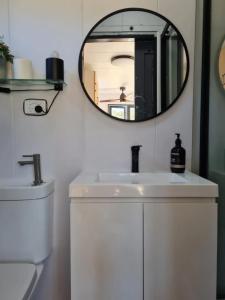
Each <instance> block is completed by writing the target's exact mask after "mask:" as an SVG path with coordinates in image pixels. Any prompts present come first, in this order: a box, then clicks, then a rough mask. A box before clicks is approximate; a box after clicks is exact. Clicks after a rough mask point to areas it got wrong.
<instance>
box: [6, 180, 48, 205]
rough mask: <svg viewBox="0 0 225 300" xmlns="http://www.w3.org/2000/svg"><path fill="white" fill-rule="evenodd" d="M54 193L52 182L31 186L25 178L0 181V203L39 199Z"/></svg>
mask: <svg viewBox="0 0 225 300" xmlns="http://www.w3.org/2000/svg"><path fill="white" fill-rule="evenodd" d="M53 191H54V181H53V180H50V179H48V180H45V182H43V184H41V185H37V186H33V185H32V181H30V180H29V179H26V178H3V179H0V201H7V200H15V201H16V200H32V199H41V198H45V197H47V196H48V195H50V194H51V193H52V192H53Z"/></svg>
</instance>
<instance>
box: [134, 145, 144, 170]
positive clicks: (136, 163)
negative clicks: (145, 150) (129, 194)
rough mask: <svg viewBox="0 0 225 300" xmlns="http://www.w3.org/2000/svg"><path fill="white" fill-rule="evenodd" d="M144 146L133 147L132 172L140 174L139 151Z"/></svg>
mask: <svg viewBox="0 0 225 300" xmlns="http://www.w3.org/2000/svg"><path fill="white" fill-rule="evenodd" d="M141 147H142V145H135V146H132V147H131V152H132V166H131V172H132V173H138V172H139V151H140V148H141Z"/></svg>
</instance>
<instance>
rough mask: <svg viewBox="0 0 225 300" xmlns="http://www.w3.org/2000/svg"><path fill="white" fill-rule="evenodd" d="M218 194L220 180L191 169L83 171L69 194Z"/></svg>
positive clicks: (71, 185) (73, 195) (112, 196)
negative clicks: (147, 171) (152, 171)
mask: <svg viewBox="0 0 225 300" xmlns="http://www.w3.org/2000/svg"><path fill="white" fill-rule="evenodd" d="M217 196H218V186H217V184H215V183H213V182H211V181H209V180H206V179H204V178H202V177H200V176H198V175H195V174H193V173H191V172H185V173H184V174H181V175H180V174H179V175H178V174H173V173H170V172H155V173H150V172H149V173H120V172H118V173H106V172H100V173H99V172H95V173H81V174H80V175H79V176H78V177H76V178H75V179H74V180H73V181H72V182H71V183H70V187H69V197H70V198H105V197H107V198H121V197H122V198H123V197H124V198H139V197H146V198H154V197H155V198H164V197H166V198H168V197H174V198H179V197H181V198H188V197H207V198H210V197H212V198H215V197H217Z"/></svg>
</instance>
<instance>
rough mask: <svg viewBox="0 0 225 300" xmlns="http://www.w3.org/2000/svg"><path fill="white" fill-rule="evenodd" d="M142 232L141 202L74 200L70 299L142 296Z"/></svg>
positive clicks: (110, 299) (128, 299)
mask: <svg viewBox="0 0 225 300" xmlns="http://www.w3.org/2000/svg"><path fill="white" fill-rule="evenodd" d="M142 232H143V223H142V205H141V204H137V203H107V204H103V203H86V204H85V203H81V204H71V290H72V297H71V299H72V300H140V299H142V298H143V267H142V265H143V250H142V246H143V243H142V235H143V234H142Z"/></svg>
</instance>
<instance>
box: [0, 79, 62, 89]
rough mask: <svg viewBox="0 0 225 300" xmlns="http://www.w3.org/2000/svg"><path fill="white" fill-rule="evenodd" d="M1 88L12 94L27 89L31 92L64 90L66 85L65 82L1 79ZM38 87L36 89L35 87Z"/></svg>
mask: <svg viewBox="0 0 225 300" xmlns="http://www.w3.org/2000/svg"><path fill="white" fill-rule="evenodd" d="M0 86H2V87H3V89H2V91H1V90H0V92H4V87H5V89H6V90H7V89H9V90H10V92H13V91H18V90H20V89H25V88H26V91H29V88H30V90H31V91H35V90H37V91H38V90H39V89H41V90H44V89H46V90H49V89H53V90H58V91H59V90H63V87H64V86H66V83H65V82H64V81H63V80H46V79H9V78H1V79H0ZM35 86H36V87H35Z"/></svg>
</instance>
